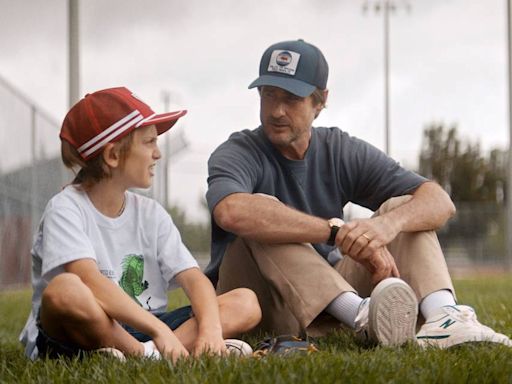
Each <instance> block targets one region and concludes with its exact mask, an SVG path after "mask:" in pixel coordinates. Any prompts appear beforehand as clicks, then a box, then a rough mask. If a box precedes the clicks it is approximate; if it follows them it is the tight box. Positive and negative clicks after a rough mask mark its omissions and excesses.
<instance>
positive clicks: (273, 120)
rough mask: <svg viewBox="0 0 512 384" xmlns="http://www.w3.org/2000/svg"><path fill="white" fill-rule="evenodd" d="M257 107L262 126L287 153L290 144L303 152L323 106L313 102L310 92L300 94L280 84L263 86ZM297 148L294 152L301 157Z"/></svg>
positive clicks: (275, 143)
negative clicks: (316, 117) (295, 93)
mask: <svg viewBox="0 0 512 384" xmlns="http://www.w3.org/2000/svg"><path fill="white" fill-rule="evenodd" d="M260 108H261V109H260V119H261V124H262V125H263V130H264V132H265V134H266V135H267V137H268V139H269V140H270V142H271V143H272V144H274V146H276V147H277V148H278V149H279V150H280V151H281V153H283V154H286V153H288V152H290V150H291V149H292V148H293V147H298V148H304V152H305V150H306V149H307V146H308V144H309V139H310V137H311V124H312V123H313V120H314V119H315V116H316V115H317V113H319V112H320V110H321V109H322V106H321V105H320V104H317V105H315V104H314V101H313V98H312V97H311V96H308V97H299V96H296V95H294V94H293V93H290V92H288V91H285V90H284V89H281V88H277V87H271V86H263V87H261V90H260ZM304 146H305V147H304ZM298 148H296V150H295V152H299V153H298V157H299V158H300V157H301V156H300V155H301V154H300V152H301V151H300V150H299V151H297V149H298ZM292 152H293V151H292ZM302 155H304V153H302ZM292 157H296V156H292Z"/></svg>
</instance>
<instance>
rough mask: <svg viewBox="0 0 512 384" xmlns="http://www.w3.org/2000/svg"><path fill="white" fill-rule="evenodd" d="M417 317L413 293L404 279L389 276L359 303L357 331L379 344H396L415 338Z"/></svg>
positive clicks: (356, 321)
mask: <svg viewBox="0 0 512 384" xmlns="http://www.w3.org/2000/svg"><path fill="white" fill-rule="evenodd" d="M417 318H418V300H417V299H416V294H415V293H414V291H413V290H412V288H411V287H410V286H409V285H408V284H407V283H406V282H405V281H403V280H401V279H398V278H395V277H390V278H388V279H384V280H382V281H381V282H380V283H379V284H377V286H376V287H375V288H374V290H373V292H372V294H371V296H370V297H369V298H366V299H364V300H363V302H362V303H361V305H360V306H359V313H358V314H357V317H356V320H355V323H356V332H357V333H359V334H360V335H362V336H363V337H365V338H366V339H368V340H371V341H375V342H377V343H379V344H381V345H384V346H387V345H394V346H398V345H402V344H404V343H405V342H407V341H408V340H414V338H415V333H416V320H417Z"/></svg>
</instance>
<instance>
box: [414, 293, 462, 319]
mask: <svg viewBox="0 0 512 384" xmlns="http://www.w3.org/2000/svg"><path fill="white" fill-rule="evenodd" d="M456 304H457V303H456V302H455V298H454V297H453V294H452V292H451V291H449V290H448V289H441V290H439V291H435V292H432V293H430V294H428V295H427V296H425V298H424V299H423V300H422V301H421V303H420V312H421V314H422V315H423V317H424V318H425V319H426V320H428V319H429V318H431V317H432V316H434V315H436V314H437V313H439V309H440V308H441V307H444V306H446V305H456Z"/></svg>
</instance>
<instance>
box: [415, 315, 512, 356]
mask: <svg viewBox="0 0 512 384" xmlns="http://www.w3.org/2000/svg"><path fill="white" fill-rule="evenodd" d="M416 339H417V341H418V344H419V345H420V346H421V347H429V346H432V347H438V348H449V347H452V346H454V345H458V344H462V343H469V342H482V341H487V342H491V343H500V344H505V345H507V346H509V347H512V340H510V339H509V338H508V337H507V336H505V335H503V334H501V333H497V332H494V331H493V330H492V329H491V328H489V327H487V326H485V325H482V324H480V323H479V322H478V320H477V319H476V314H475V311H474V310H473V308H471V307H468V306H467V305H448V306H445V307H441V309H440V312H439V313H438V314H437V315H434V316H432V317H431V318H430V319H428V320H427V321H426V323H425V324H423V326H422V327H421V328H420V331H419V332H418V334H417V335H416Z"/></svg>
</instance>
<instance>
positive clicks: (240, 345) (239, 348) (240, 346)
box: [224, 339, 252, 356]
mask: <svg viewBox="0 0 512 384" xmlns="http://www.w3.org/2000/svg"><path fill="white" fill-rule="evenodd" d="M224 343H225V344H226V349H227V350H228V354H229V355H233V356H251V355H252V348H251V346H250V345H249V344H247V343H246V342H245V341H242V340H238V339H226V340H224Z"/></svg>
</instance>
